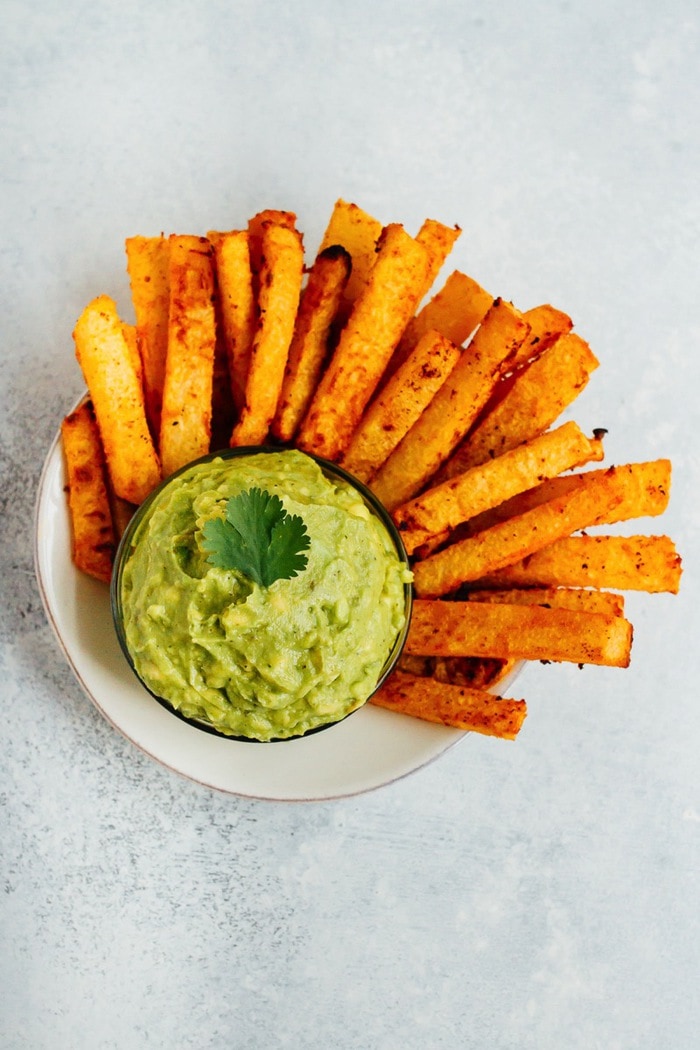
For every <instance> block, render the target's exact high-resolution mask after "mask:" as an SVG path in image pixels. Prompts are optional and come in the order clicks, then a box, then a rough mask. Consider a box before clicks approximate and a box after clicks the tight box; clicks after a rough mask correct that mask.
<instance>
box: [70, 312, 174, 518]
mask: <svg viewBox="0 0 700 1050" xmlns="http://www.w3.org/2000/svg"><path fill="white" fill-rule="evenodd" d="M73 338H74V340H75V353H76V357H77V358H78V362H79V364H80V367H81V369H82V371H83V375H84V376H85V382H86V383H87V386H88V390H89V391H90V397H91V399H92V403H93V405H94V408H95V416H96V418H97V425H98V427H99V430H100V438H101V441H102V447H103V448H104V452H105V458H106V460H107V467H108V469H109V473H110V477H111V481H112V486H113V488H114V491H115V492H116V494H117V495H118V496H121V498H122V499H125V500H127V501H128V502H129V503H141V502H142V501H143V500H144V499H145V498H146V496H147V495H148V493H149V492H151V490H152V489H154V488H155V486H156V485H157V484H158V482H159V481H160V464H159V462H158V456H157V455H156V450H155V448H154V445H153V440H152V438H151V435H150V432H149V429H148V423H147V422H146V409H145V405H144V395H143V389H142V387H141V384H140V383H139V380H138V375H137V373H136V369H135V367H134V362H133V358H132V354H131V351H130V350H129V345H128V343H127V341H126V339H125V337H124V326H123V324H122V322H121V320H120V318H119V316H118V314H117V307H116V303H115V302H114V300H113V299H110V298H109V296H107V295H101V296H98V297H97V299H93V301H92V302H91V303H89V304H88V305H87V306H86V307H85V309H84V310H83V312H82V314H81V315H80V317H79V318H78V321H77V324H76V326H75V331H74V332H73Z"/></svg>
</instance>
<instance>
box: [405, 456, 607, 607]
mask: <svg viewBox="0 0 700 1050" xmlns="http://www.w3.org/2000/svg"><path fill="white" fill-rule="evenodd" d="M616 470H617V468H615V467H610V468H609V469H608V470H607V471H605V472H603V473H602V474H600V475H597V472H592V473H596V475H597V476H595V477H593V478H591V479H587V478H586V475H585V474H579V475H578V479H579V480H578V484H577V486H576V488H575V489H574V490H573V491H571V492H567V493H565V494H564V495H563V496H558V497H555V498H554V499H551V500H548V501H547V502H546V503H542V504H541V505H540V506H539V507H535V508H534V509H533V510H530V511H526V512H525V513H524V514H521V515H519V516H518V517H517V518H510V519H509V520H508V521H505V522H501V523H500V524H498V525H493V526H492V527H491V528H490V529H486V530H485V531H484V532H479V533H477V534H476V535H475V536H469V537H467V538H466V539H464V540H459V541H458V542H457V543H453V544H451V545H450V546H449V547H445V548H444V550H442V551H438V553H437V554H432V555H431V556H430V557H429V558H426V559H425V561H420V562H417V564H416V565H415V566H414V570H413V576H414V587H415V591H416V594H419V595H420V596H421V597H426V598H435V597H439V596H441V595H443V594H449V593H450V592H451V591H453V590H455V588H457V587H458V586H459V585H460V584H461V583H467V582H469V581H471V580H478V579H480V578H481V577H483V576H487V575H491V574H492V573H493V572H495V571H496V570H497V569H501V568H503V567H504V566H506V565H512V564H513V563H514V562H516V561H520V560H521V559H522V558H524V557H527V555H528V554H532V553H533V552H534V551H537V550H541V548H542V547H546V546H547V545H548V544H550V543H553V542H554V541H555V540H558V539H561V538H562V537H563V536H569V535H571V533H572V532H577V531H578V530H579V529H585V528H587V527H588V526H589V525H590V524H591V522H592V521H594V520H595V518H596V517H597V516H598V515H599V514H601V513H605V512H606V509H607V510H610V509H612V508H614V507H615V506H616V505H617V504H619V503H620V501H621V499H622V497H621V495H620V491H619V486H618V484H617V480H616Z"/></svg>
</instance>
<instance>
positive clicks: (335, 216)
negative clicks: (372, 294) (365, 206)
mask: <svg viewBox="0 0 700 1050" xmlns="http://www.w3.org/2000/svg"><path fill="white" fill-rule="evenodd" d="M381 232H382V224H381V222H379V220H378V219H375V218H373V217H372V216H371V215H368V213H367V212H366V211H363V210H362V208H358V206H357V205H356V204H349V203H348V202H347V201H344V200H337V201H336V202H335V206H334V208H333V212H332V214H331V217H330V219H329V221H328V226H327V227H326V232H325V233H324V235H323V240H322V241H321V246H320V248H319V253H321V252H323V251H325V250H326V248H331V247H332V246H333V245H335V244H339V245H340V246H341V247H342V248H345V250H346V251H347V252H348V253H349V255H350V258H351V259H352V270H351V272H350V277H349V280H348V283H347V285H346V287H345V291H344V293H343V299H344V301H345V303H346V304H347V308H348V311H349V308H350V307H351V306H352V304H353V303H354V302H355V300H356V299H357V298H358V296H359V294H360V292H361V291H363V289H364V287H365V285H366V284H367V281H368V279H369V275H370V273H371V271H372V268H373V266H374V262H375V259H376V257H377V254H376V253H377V241H378V240H379V237H380V235H381ZM346 312H347V311H346Z"/></svg>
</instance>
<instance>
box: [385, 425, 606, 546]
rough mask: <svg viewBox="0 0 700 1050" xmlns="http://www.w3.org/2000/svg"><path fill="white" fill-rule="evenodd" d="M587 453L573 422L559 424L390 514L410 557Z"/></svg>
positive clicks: (582, 436) (576, 462)
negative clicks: (416, 551)
mask: <svg viewBox="0 0 700 1050" xmlns="http://www.w3.org/2000/svg"><path fill="white" fill-rule="evenodd" d="M591 452H592V444H591V442H590V441H589V440H588V438H587V437H586V435H585V434H584V433H583V431H582V430H581V429H580V427H579V426H578V425H577V424H576V423H573V422H569V423H564V424H562V426H560V427H558V428H557V429H556V430H551V431H548V432H547V433H546V434H541V435H540V436H539V437H536V438H533V439H532V441H528V442H526V443H525V444H523V445H518V447H517V448H514V449H511V450H510V452H505V453H504V454H503V455H502V456H499V457H498V458H497V459H492V460H489V461H488V462H487V463H482V464H481V465H480V466H478V467H472V469H471V470H468V471H466V472H465V473H464V474H458V475H457V476H456V477H455V478H452V479H451V480H450V481H445V482H443V483H442V484H441V485H436V486H435V487H434V488H430V489H428V490H427V491H426V492H424V493H423V494H422V495H420V496H418V497H417V498H416V499H414V500H411V501H410V502H409V503H405V504H404V505H403V506H401V507H398V508H397V509H396V510H395V511H394V515H393V517H394V521H395V522H396V524H397V525H398V527H399V529H400V531H401V536H402V539H403V542H404V546H405V547H406V550H407V551H408V553H409V554H411V553H412V552H413V551H415V549H416V548H417V547H418V546H420V545H421V544H422V543H425V542H426V541H427V540H428V539H430V537H431V536H435V535H436V534H438V535H439V534H441V533H442V532H443V531H444V530H445V529H447V530H450V529H454V528H455V527H456V526H457V525H459V524H460V522H462V521H466V520H467V518H470V517H472V516H473V515H474V514H480V513H481V512H483V511H486V510H489V509H490V508H492V507H496V506H498V504H499V503H503V501H504V500H506V499H510V498H511V497H512V496H515V495H517V494H518V493H520V492H525V491H526V490H527V489H530V488H532V487H533V485H536V484H537V483H538V481H543V480H544V479H545V478H551V477H554V476H556V475H557V474H561V473H562V471H564V470H570V469H571V467H575V466H579V465H580V464H581V463H583V462H585V461H586V460H587V458H588V457H590V455H591Z"/></svg>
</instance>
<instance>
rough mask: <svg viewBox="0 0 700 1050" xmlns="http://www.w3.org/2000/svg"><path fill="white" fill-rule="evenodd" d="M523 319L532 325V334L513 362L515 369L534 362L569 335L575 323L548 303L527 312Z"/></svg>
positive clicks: (524, 313)
mask: <svg viewBox="0 0 700 1050" xmlns="http://www.w3.org/2000/svg"><path fill="white" fill-rule="evenodd" d="M523 317H524V318H525V320H526V321H527V323H528V324H529V325H530V334H529V335H528V337H527V339H526V340H525V341H524V342H523V343H522V345H521V347H520V350H519V351H518V354H517V356H516V358H515V360H514V362H513V367H514V368H519V367H520V366H521V365H524V364H526V363H527V362H528V361H534V360H535V358H537V357H539V356H540V354H542V353H544V351H545V350H548V349H549V347H550V346H553V345H554V343H556V341H557V340H558V339H560V338H561V337H562V336H564V335H568V333H569V332H570V331H571V329H572V328H573V321H572V320H571V318H570V317H569V315H568V314H565V313H564V312H563V310H557V309H556V308H555V307H554V306H550V305H549V304H548V303H544V304H543V305H542V306H533V307H532V308H531V309H530V310H525V311H524V312H523Z"/></svg>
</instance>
